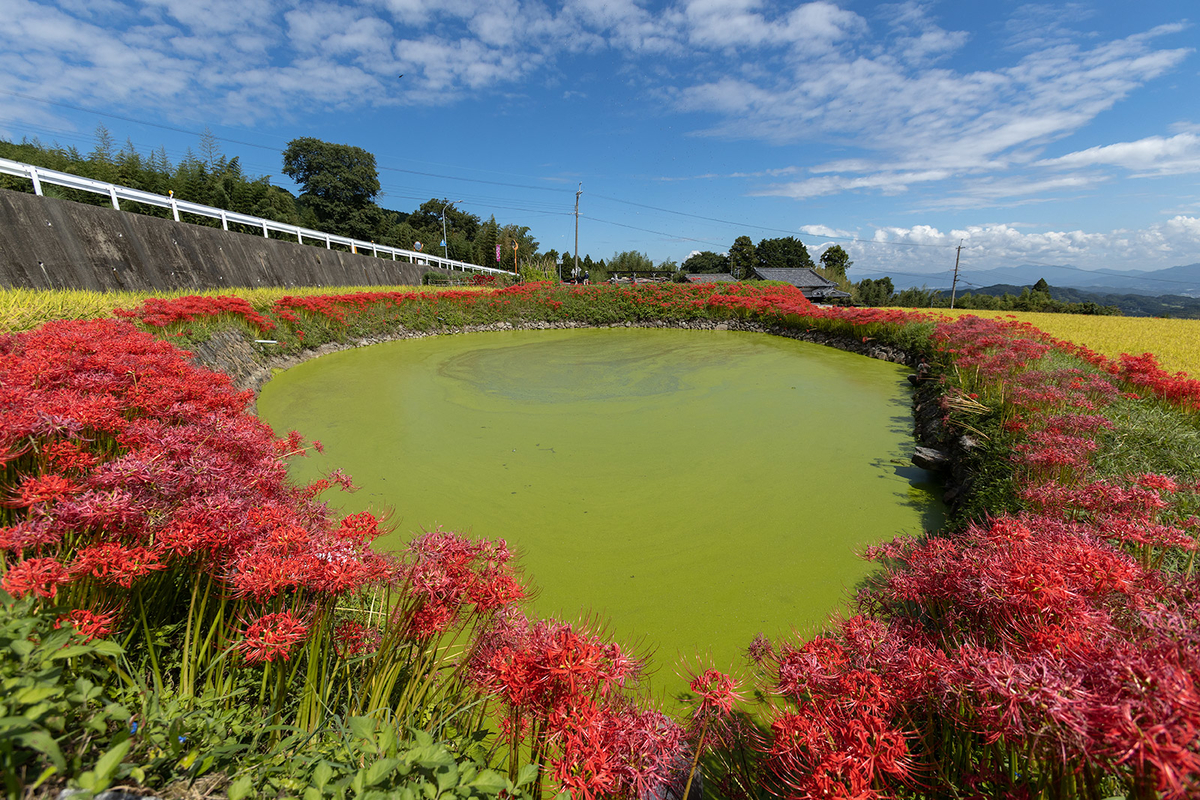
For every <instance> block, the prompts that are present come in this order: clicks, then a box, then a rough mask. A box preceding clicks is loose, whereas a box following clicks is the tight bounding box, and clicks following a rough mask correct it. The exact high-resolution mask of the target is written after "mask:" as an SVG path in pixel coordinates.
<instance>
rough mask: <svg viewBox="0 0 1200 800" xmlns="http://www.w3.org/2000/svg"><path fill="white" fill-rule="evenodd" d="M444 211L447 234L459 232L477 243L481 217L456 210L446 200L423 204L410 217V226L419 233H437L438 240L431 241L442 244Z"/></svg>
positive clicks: (434, 199) (429, 201)
mask: <svg viewBox="0 0 1200 800" xmlns="http://www.w3.org/2000/svg"><path fill="white" fill-rule="evenodd" d="M442 209H445V210H446V233H447V234H449V232H450V231H458V232H459V233H461V234H462V235H463V236H465V237H466V238H467V239H469V240H471V241H475V237H476V236H477V235H478V234H479V226H480V224H481V223H480V221H479V217H477V216H475V215H474V214H471V213H469V212H467V211H462V210H460V209H458V208H456V207H455V206H454V205H452V204H451V203H450V201H449V200H447V199H446V198H442V199H440V200H439V199H438V198H436V197H434V198H430V199H429V200H426V201H425V202H424V203H421V205H420V206H419V207H418V208H417V210H416V211H414V212H413V213H411V214H409V215H408V224H409V225H412V226H413V227H414V228H416V229H417V230H419V231H429V233H431V234H432V233H436V234H437V238H436V239H431V241H435V242H440V241H441V240H442ZM495 257H496V254H495V253H493V254H492V258H493V260H494V259H495Z"/></svg>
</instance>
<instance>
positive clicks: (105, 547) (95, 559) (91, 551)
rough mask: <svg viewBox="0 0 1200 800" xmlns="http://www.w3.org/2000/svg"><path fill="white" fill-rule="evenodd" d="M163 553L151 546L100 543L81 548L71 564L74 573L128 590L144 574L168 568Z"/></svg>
mask: <svg viewBox="0 0 1200 800" xmlns="http://www.w3.org/2000/svg"><path fill="white" fill-rule="evenodd" d="M159 556H160V554H159V553H158V552H157V551H155V550H151V549H150V548H148V547H127V546H125V545H122V544H117V543H116V542H101V543H100V544H93V545H88V546H87V547H84V548H82V549H80V551H79V552H78V553H77V554H76V556H75V560H74V561H72V562H71V564H70V571H71V574H73V575H90V576H92V577H93V578H99V579H100V580H101V581H103V582H105V583H115V584H117V585H118V586H123V587H125V588H126V589H128V588H129V587H131V586H132V585H133V582H134V581H135V580H137V579H138V578H140V577H142V576H143V575H148V574H149V573H151V572H153V571H155V570H160V569H166V567H167V565H166V564H163V563H161V562H160V561H159Z"/></svg>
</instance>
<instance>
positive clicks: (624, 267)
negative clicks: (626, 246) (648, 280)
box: [608, 250, 654, 272]
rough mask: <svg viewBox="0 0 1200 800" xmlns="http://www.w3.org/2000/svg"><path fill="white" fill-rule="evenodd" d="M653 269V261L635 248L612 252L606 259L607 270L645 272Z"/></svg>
mask: <svg viewBox="0 0 1200 800" xmlns="http://www.w3.org/2000/svg"><path fill="white" fill-rule="evenodd" d="M652 269H654V262H653V261H651V260H650V256H648V255H646V254H645V253H639V252H638V251H636V250H626V251H625V252H623V253H614V254H613V257H612V258H610V259H609V260H608V271H609V272H647V271H649V270H652Z"/></svg>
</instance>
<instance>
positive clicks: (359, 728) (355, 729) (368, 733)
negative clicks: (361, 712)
mask: <svg viewBox="0 0 1200 800" xmlns="http://www.w3.org/2000/svg"><path fill="white" fill-rule="evenodd" d="M347 722H349V723H350V732H351V733H353V734H354V735H355V736H357V737H358V738H360V739H374V738H375V720H373V719H371V718H370V717H351V718H350V719H348V720H347Z"/></svg>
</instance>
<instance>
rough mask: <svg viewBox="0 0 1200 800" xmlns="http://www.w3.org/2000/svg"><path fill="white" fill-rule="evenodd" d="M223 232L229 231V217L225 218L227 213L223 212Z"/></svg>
mask: <svg viewBox="0 0 1200 800" xmlns="http://www.w3.org/2000/svg"><path fill="white" fill-rule="evenodd" d="M221 230H225V231H227V230H229V217H227V216H225V212H224V211H222V212H221Z"/></svg>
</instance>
